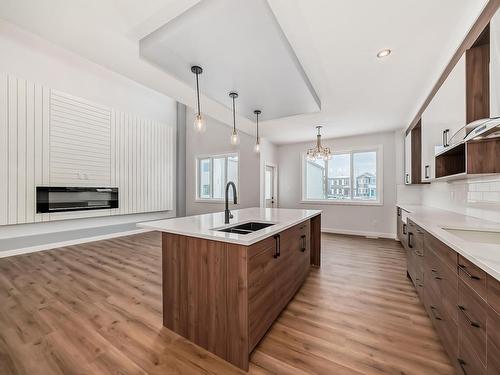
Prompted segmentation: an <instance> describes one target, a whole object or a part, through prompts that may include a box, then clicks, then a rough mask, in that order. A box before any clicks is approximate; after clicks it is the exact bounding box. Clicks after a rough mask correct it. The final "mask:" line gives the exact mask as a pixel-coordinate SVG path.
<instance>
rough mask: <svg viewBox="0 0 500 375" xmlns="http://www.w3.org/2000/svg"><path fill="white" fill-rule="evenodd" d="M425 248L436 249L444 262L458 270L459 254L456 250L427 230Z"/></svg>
mask: <svg viewBox="0 0 500 375" xmlns="http://www.w3.org/2000/svg"><path fill="white" fill-rule="evenodd" d="M424 248H425V250H427V249H429V250H432V251H434V253H435V254H436V255H437V256H438V257H439V258H440V259H441V260H442V261H443V262H444V264H446V265H447V266H448V267H450V268H451V269H453V270H454V271H456V268H457V257H458V255H457V252H456V251H455V250H453V249H452V248H450V247H448V246H446V245H445V244H444V243H442V242H441V241H440V240H438V239H437V238H435V237H434V236H432V235H430V234H429V233H427V232H426V233H425V235H424Z"/></svg>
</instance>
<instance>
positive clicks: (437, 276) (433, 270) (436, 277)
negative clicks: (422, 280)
mask: <svg viewBox="0 0 500 375" xmlns="http://www.w3.org/2000/svg"><path fill="white" fill-rule="evenodd" d="M431 272H432V274H433V276H434V278H435V279H436V280H443V278H442V277H440V276H439V274H438V271H437V270H435V269H432V270H431Z"/></svg>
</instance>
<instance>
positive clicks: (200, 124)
mask: <svg viewBox="0 0 500 375" xmlns="http://www.w3.org/2000/svg"><path fill="white" fill-rule="evenodd" d="M191 71H192V72H193V73H194V74H195V75H196V100H197V105H198V113H197V115H196V116H195V118H194V124H193V125H194V129H195V130H196V131H197V132H199V133H203V132H205V130H206V129H207V124H206V122H205V118H204V117H203V115H202V114H201V110H200V85H199V83H198V76H199V75H200V74H201V73H203V69H202V68H201V66H197V65H193V66H192V67H191Z"/></svg>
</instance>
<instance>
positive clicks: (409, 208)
mask: <svg viewBox="0 0 500 375" xmlns="http://www.w3.org/2000/svg"><path fill="white" fill-rule="evenodd" d="M396 207H399V208H401V209H403V210H404V211H406V212H407V213H408V215H407V216H408V217H409V218H410V219H411V220H412V221H413V222H414V223H415V224H417V225H418V226H420V227H422V229H424V230H425V231H427V232H429V233H430V234H431V235H433V236H434V237H436V238H437V239H438V240H440V241H441V242H443V243H444V244H445V245H447V246H448V247H450V248H451V249H453V250H454V251H456V252H457V253H458V254H460V255H462V256H463V257H465V258H466V259H467V260H469V261H471V262H472V263H474V264H475V265H476V266H478V267H479V268H481V269H482V270H483V271H485V272H486V273H487V274H488V275H490V276H491V277H493V278H494V279H496V280H497V281H500V270H496V269H494V268H492V267H491V266H490V265H488V264H487V263H485V262H484V261H482V260H481V259H478V258H477V257H475V256H474V255H473V254H471V252H470V251H467V249H464V248H463V246H460V245H459V244H457V242H462V243H465V244H470V246H474V243H472V242H471V243H468V242H465V241H460V240H458V239H457V242H454V241H450V240H449V239H448V238H446V237H445V236H443V235H442V234H441V233H439V231H436V230H435V228H434V226H437V224H431V223H428V222H427V221H426V220H423V219H421V218H420V217H418V216H415V215H412V214H414V211H413V210H414V207H415V205H408V204H407V205H405V204H396ZM418 207H423V208H429V209H433V210H437V211H443V212H450V213H451V214H453V215H461V216H464V217H465V216H467V215H463V214H459V213H456V212H452V211H446V210H442V209H439V208H434V207H427V206H418Z"/></svg>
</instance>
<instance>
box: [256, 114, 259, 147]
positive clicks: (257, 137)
mask: <svg viewBox="0 0 500 375" xmlns="http://www.w3.org/2000/svg"><path fill="white" fill-rule="evenodd" d="M256 115H257V141H258V140H259V114H258V113H256Z"/></svg>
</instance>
